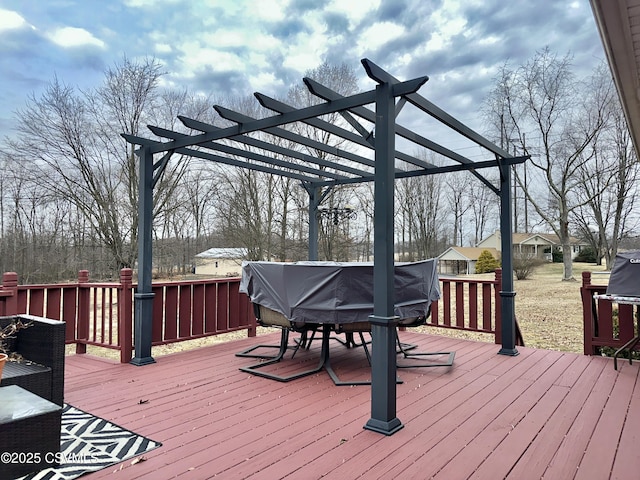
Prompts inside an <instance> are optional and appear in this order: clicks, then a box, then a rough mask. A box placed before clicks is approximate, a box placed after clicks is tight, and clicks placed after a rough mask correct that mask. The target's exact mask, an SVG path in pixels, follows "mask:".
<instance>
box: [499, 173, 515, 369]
mask: <svg viewBox="0 0 640 480" xmlns="http://www.w3.org/2000/svg"><path fill="white" fill-rule="evenodd" d="M499 168H500V249H501V251H502V255H501V257H502V288H501V290H500V302H501V307H502V326H501V328H502V348H501V349H500V351H499V352H498V353H499V354H501V355H509V356H516V355H518V353H519V352H518V349H517V348H516V313H515V296H516V292H514V290H513V234H512V232H513V230H512V224H511V218H512V216H511V214H512V211H511V167H510V166H509V165H505V164H504V163H501V164H500V167H499Z"/></svg>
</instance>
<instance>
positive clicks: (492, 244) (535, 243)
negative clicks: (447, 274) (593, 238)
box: [476, 230, 589, 262]
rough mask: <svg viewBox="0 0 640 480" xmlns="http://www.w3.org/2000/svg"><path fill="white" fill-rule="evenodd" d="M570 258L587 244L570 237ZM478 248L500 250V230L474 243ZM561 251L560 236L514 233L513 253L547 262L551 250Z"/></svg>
mask: <svg viewBox="0 0 640 480" xmlns="http://www.w3.org/2000/svg"><path fill="white" fill-rule="evenodd" d="M570 242H571V258H572V259H574V258H576V256H577V255H578V253H580V250H582V249H583V248H586V247H588V246H589V245H588V244H586V243H583V242H580V240H578V239H577V238H575V237H571V239H570ZM476 246H477V247H478V248H495V249H496V250H497V251H498V252H500V251H501V250H502V248H501V247H502V243H501V239H500V230H496V231H495V232H494V233H492V234H491V235H489V236H488V237H487V238H485V239H484V240H482V241H481V242H480V243H478V244H477V245H476ZM554 251H558V252H562V244H561V243H560V238H559V237H558V236H557V235H555V234H553V233H514V234H513V253H514V254H524V255H531V256H535V257H538V258H542V259H545V260H547V261H549V262H551V261H552V260H553V256H552V252H554Z"/></svg>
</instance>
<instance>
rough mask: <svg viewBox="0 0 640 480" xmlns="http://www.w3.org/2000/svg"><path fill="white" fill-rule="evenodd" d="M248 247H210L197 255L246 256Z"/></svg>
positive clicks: (208, 256) (215, 256) (219, 256)
mask: <svg viewBox="0 0 640 480" xmlns="http://www.w3.org/2000/svg"><path fill="white" fill-rule="evenodd" d="M247 253H248V250H247V249H246V248H210V249H209V250H205V251H204V252H200V253H198V254H197V255H196V257H197V258H231V259H233V258H245V257H246V256H247Z"/></svg>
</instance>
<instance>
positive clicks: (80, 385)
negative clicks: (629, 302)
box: [65, 332, 640, 480]
mask: <svg viewBox="0 0 640 480" xmlns="http://www.w3.org/2000/svg"><path fill="white" fill-rule="evenodd" d="M401 335H402V339H403V341H406V342H411V343H416V344H419V345H420V347H419V348H420V349H421V350H431V351H434V350H438V351H442V350H455V351H456V358H455V363H454V366H453V367H451V368H413V369H403V370H399V375H400V377H401V378H402V380H403V382H404V383H402V384H399V385H397V416H398V418H399V419H400V420H401V421H402V423H403V424H404V428H403V429H401V430H400V431H398V432H397V433H395V434H394V435H392V436H385V435H381V434H378V433H374V432H371V431H369V430H366V429H363V426H364V425H365V423H366V422H367V420H369V418H370V417H371V398H370V395H371V390H370V387H369V386H356V387H344V386H342V387H337V386H335V385H334V384H333V382H332V381H331V379H330V378H329V376H328V375H327V374H326V372H320V373H318V374H315V375H313V376H309V377H305V378H301V379H298V380H295V381H292V382H289V383H280V382H275V381H272V380H268V379H264V378H259V377H256V376H253V375H250V374H247V373H243V372H240V371H239V370H238V367H240V366H246V365H250V364H251V363H252V362H253V360H252V359H248V358H238V357H236V356H235V355H234V353H236V352H238V351H240V350H243V349H245V348H247V347H248V346H250V345H252V344H255V343H265V342H268V343H273V344H276V343H277V342H278V340H279V336H278V334H273V335H268V336H261V337H258V338H248V339H243V340H240V341H234V342H228V343H222V344H217V345H214V346H211V347H205V348H200V349H198V350H193V351H190V352H183V353H179V354H173V355H169V356H165V357H159V358H157V359H156V360H157V363H155V364H152V365H147V366H144V367H136V366H132V365H128V364H125V365H121V364H115V363H112V362H109V361H106V360H104V359H98V358H95V357H91V356H82V355H77V356H69V357H67V365H66V379H65V383H66V389H65V400H66V402H67V403H69V404H71V405H74V406H76V407H78V408H81V409H83V410H86V411H88V412H91V413H93V414H95V415H98V416H101V417H103V418H106V419H108V420H111V421H113V422H115V423H117V424H119V425H121V426H123V427H125V428H128V429H130V430H133V431H135V432H137V433H139V434H142V435H146V436H148V437H150V438H152V439H153V440H157V441H160V442H162V443H163V446H162V447H160V448H158V449H156V450H154V451H152V452H149V453H147V454H145V458H146V461H143V462H139V463H136V464H134V465H131V462H124V463H123V464H120V465H118V466H115V467H112V468H108V469H105V470H102V471H100V472H97V473H93V474H91V475H90V476H88V478H89V479H92V480H97V479H100V478H115V479H118V478H122V479H127V480H129V479H133V478H135V479H153V480H157V479H169V478H179V479H206V478H212V477H217V478H222V479H236V478H237V479H241V478H250V479H252V480H255V479H265V480H273V479H279V478H287V479H304V480H307V479H315V478H328V479H336V480H351V479H356V478H363V479H366V480H370V479H389V480H393V479H396V478H405V479H428V478H436V479H445V480H457V479H468V478H469V479H471V478H472V479H487V480H496V479H500V478H509V479H519V480H522V479H524V480H528V479H539V478H545V479H563V480H566V479H572V478H575V479H578V480H589V479H593V480H602V479H609V478H625V479H629V478H640V448H638V435H640V391H638V390H640V384H638V372H639V368H638V365H637V364H636V363H634V364H633V365H631V366H630V365H629V364H628V362H625V361H622V362H619V367H620V368H619V371H615V370H614V368H613V362H612V360H611V359H607V358H601V357H587V356H583V355H578V354H571V353H561V352H554V351H548V350H537V349H532V348H523V347H519V351H520V355H518V356H517V357H506V356H502V355H498V354H497V352H498V350H499V347H498V346H496V345H493V344H488V343H480V342H472V341H463V340H456V339H451V338H445V337H439V336H431V335H425V334H416V333H411V332H402V333H401ZM331 343H332V344H331V354H332V365H333V366H334V367H335V369H336V371H337V372H338V374H339V375H340V376H341V378H354V379H355V378H358V379H365V378H367V376H368V374H369V369H368V367H367V364H366V360H365V357H364V353H363V351H362V349H347V348H345V347H343V346H342V345H340V344H339V343H337V342H335V341H332V342H331ZM319 347H320V342H314V345H313V346H312V348H311V349H310V350H309V351H299V352H298V353H297V354H296V356H295V358H294V360H290V359H289V355H287V359H286V360H284V361H283V362H281V364H279V365H278V368H281V369H283V370H290V369H295V368H308V366H309V365H313V364H314V363H315V362H317V359H318V355H319Z"/></svg>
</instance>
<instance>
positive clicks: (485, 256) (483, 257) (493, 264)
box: [476, 250, 500, 273]
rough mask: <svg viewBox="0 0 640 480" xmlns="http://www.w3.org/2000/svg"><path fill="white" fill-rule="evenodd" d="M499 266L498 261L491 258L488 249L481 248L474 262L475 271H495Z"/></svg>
mask: <svg viewBox="0 0 640 480" xmlns="http://www.w3.org/2000/svg"><path fill="white" fill-rule="evenodd" d="M499 267H500V262H498V260H496V259H495V258H493V255H491V252H490V251H489V250H483V251H482V253H480V256H479V257H478V261H477V262H476V273H489V272H495V271H496V268H499Z"/></svg>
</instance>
